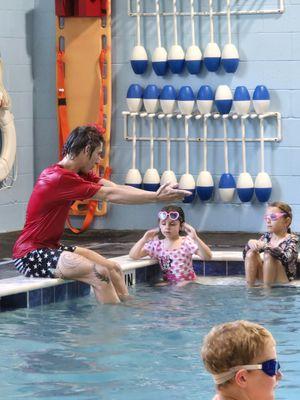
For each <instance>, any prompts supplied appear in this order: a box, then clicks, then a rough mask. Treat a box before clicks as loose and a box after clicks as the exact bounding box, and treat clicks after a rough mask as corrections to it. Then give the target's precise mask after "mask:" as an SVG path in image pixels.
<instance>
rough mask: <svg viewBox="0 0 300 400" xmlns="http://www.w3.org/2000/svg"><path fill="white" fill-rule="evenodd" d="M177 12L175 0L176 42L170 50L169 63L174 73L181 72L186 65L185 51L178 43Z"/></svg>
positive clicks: (174, 22)
mask: <svg viewBox="0 0 300 400" xmlns="http://www.w3.org/2000/svg"><path fill="white" fill-rule="evenodd" d="M176 14H177V6H176V0H173V26H174V44H173V46H172V47H171V48H170V49H169V51H168V65H169V67H170V70H171V71H172V72H173V74H180V73H181V72H182V70H183V67H184V51H183V49H182V47H181V46H180V45H179V44H178V35H177V15H176Z"/></svg>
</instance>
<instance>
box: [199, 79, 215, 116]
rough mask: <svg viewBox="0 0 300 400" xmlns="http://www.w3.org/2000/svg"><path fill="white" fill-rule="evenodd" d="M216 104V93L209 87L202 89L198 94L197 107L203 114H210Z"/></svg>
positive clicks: (202, 87)
mask: <svg viewBox="0 0 300 400" xmlns="http://www.w3.org/2000/svg"><path fill="white" fill-rule="evenodd" d="M213 102H214V92H213V90H212V88H211V87H210V86H209V85H203V86H201V87H200V89H199V91H198V93H197V107H198V110H199V111H200V113H201V114H209V113H210V112H211V109H212V106H213Z"/></svg>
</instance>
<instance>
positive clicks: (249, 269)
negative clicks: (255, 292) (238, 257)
mask: <svg viewBox="0 0 300 400" xmlns="http://www.w3.org/2000/svg"><path fill="white" fill-rule="evenodd" d="M262 267H263V266H262V260H261V258H260V255H259V253H258V252H257V251H252V250H249V251H248V252H247V254H246V258H245V274H246V282H247V285H248V286H253V285H254V284H255V282H256V279H260V278H262V276H261V275H262Z"/></svg>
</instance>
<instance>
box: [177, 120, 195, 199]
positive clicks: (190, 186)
mask: <svg viewBox="0 0 300 400" xmlns="http://www.w3.org/2000/svg"><path fill="white" fill-rule="evenodd" d="M190 117H191V116H190V115H186V116H185V117H184V132H185V174H183V175H182V176H181V178H180V180H179V188H180V189H184V190H189V191H190V192H191V195H189V196H185V198H184V199H183V202H184V203H191V202H192V201H193V200H194V198H195V193H196V183H195V179H194V177H193V175H192V174H190V171H189V164H190V157H189V125H188V120H189V118H190Z"/></svg>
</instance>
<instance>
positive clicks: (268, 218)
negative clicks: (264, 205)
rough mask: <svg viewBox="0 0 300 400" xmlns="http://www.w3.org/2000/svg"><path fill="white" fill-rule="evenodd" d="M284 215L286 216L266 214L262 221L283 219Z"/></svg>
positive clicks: (280, 213) (277, 213)
mask: <svg viewBox="0 0 300 400" xmlns="http://www.w3.org/2000/svg"><path fill="white" fill-rule="evenodd" d="M284 215H287V213H285V212H276V213H272V214H266V215H264V220H265V221H277V220H278V219H279V218H281V217H283V216H284Z"/></svg>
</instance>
